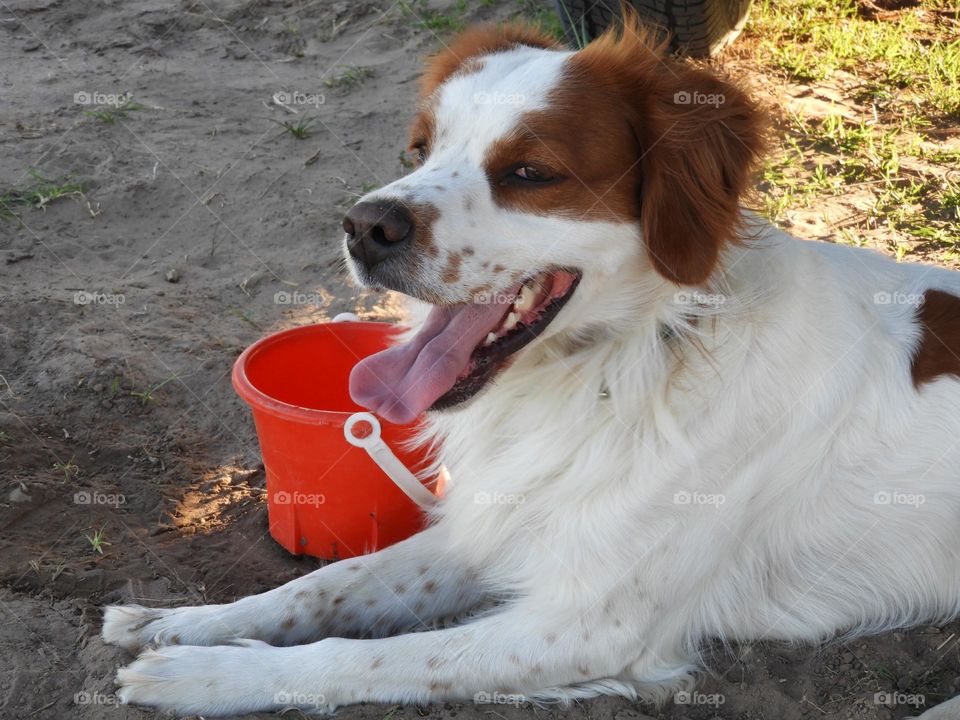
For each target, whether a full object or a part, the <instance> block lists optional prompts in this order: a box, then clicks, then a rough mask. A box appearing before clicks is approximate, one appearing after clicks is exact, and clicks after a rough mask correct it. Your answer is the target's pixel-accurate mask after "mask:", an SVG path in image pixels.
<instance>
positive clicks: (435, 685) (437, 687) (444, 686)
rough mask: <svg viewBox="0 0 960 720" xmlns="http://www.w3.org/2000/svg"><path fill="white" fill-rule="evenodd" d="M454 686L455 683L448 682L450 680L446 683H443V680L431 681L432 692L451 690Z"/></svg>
mask: <svg viewBox="0 0 960 720" xmlns="http://www.w3.org/2000/svg"><path fill="white" fill-rule="evenodd" d="M452 688H453V685H451V684H450V683H448V682H444V683H442V682H432V683H430V692H433V693H435V692H440V691H441V690H443V691H447V690H451V689H452Z"/></svg>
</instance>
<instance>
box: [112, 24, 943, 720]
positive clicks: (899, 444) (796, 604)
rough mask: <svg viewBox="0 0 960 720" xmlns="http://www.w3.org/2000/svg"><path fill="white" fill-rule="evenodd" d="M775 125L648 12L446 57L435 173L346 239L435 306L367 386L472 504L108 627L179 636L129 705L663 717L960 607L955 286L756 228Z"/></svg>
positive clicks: (512, 32)
mask: <svg viewBox="0 0 960 720" xmlns="http://www.w3.org/2000/svg"><path fill="white" fill-rule="evenodd" d="M762 127H763V123H762V121H761V113H760V112H759V111H758V110H757V109H756V107H755V106H754V105H753V104H752V103H751V101H750V100H749V99H748V98H747V96H746V95H745V94H744V93H743V92H742V91H741V90H739V89H737V88H736V87H734V86H732V85H731V84H729V83H727V82H724V81H722V80H720V79H718V78H717V77H715V76H714V75H713V74H711V73H709V72H708V71H705V70H701V69H697V68H693V67H690V66H688V65H685V64H682V63H679V62H676V61H672V60H669V59H667V58H666V57H664V55H663V54H662V52H661V51H660V50H657V49H655V48H652V46H651V44H650V43H649V42H648V40H647V38H646V36H645V35H644V34H643V33H642V32H641V31H640V30H639V28H638V26H637V25H636V23H635V21H633V20H628V21H627V22H626V28H625V29H624V30H623V31H622V32H620V33H609V34H607V35H605V36H604V37H602V38H600V39H598V40H597V41H595V42H594V43H592V44H591V45H589V46H588V47H587V48H585V49H583V50H580V51H578V52H573V51H569V50H565V49H562V48H559V47H556V46H554V44H553V43H552V42H551V41H550V40H548V39H545V38H544V37H543V36H541V35H539V34H537V33H536V32H533V31H531V30H528V29H524V28H520V27H503V28H481V29H477V30H473V31H471V32H467V33H466V34H464V35H462V36H461V37H460V38H459V39H457V40H456V41H455V42H454V43H452V44H451V45H450V47H449V48H448V49H447V50H445V51H444V52H442V53H440V54H439V55H438V56H437V57H435V58H434V59H433V60H432V62H431V63H430V65H429V67H428V69H427V71H426V74H425V76H424V80H423V83H422V95H421V108H420V115H419V117H418V119H417V120H416V122H415V123H414V129H413V147H414V148H416V150H418V151H419V154H420V156H421V157H420V164H419V167H418V169H417V170H416V171H415V172H413V173H411V174H410V175H408V176H406V177H404V178H402V179H400V180H398V181H396V182H394V183H392V184H390V185H388V186H386V187H384V188H382V189H379V190H376V191H374V192H372V193H370V194H369V195H367V196H366V197H365V198H363V200H362V201H361V202H360V203H359V204H358V205H356V206H355V207H354V208H353V209H352V210H350V212H349V213H348V214H347V217H346V219H345V220H344V228H345V230H346V232H347V235H346V241H345V242H346V248H347V252H348V257H349V262H350V266H351V268H352V271H353V272H354V273H355V275H356V277H357V278H358V279H359V280H360V281H362V282H363V283H365V284H368V285H372V286H377V287H385V288H391V289H393V290H397V291H400V292H402V293H405V294H407V295H410V296H412V297H414V298H417V299H419V300H421V301H425V302H426V303H428V304H430V305H431V306H432V307H431V308H428V309H429V314H428V315H427V316H426V318H425V320H424V322H423V324H422V325H421V326H420V329H419V331H418V332H417V333H416V334H414V335H412V336H411V337H410V338H409V340H408V342H406V343H404V344H402V345H398V346H397V347H395V348H392V349H390V350H388V351H386V352H385V353H383V354H381V355H378V356H374V357H373V358H370V359H368V360H367V361H365V362H364V363H362V364H361V365H359V366H358V367H357V368H356V369H355V371H354V373H353V376H352V378H351V392H352V394H353V396H354V398H355V399H356V400H357V401H358V402H360V403H361V404H363V405H365V406H366V407H368V408H370V409H371V410H373V411H374V412H376V413H378V414H380V415H381V416H382V417H384V418H386V419H387V420H391V421H396V422H405V421H408V420H410V419H412V418H414V417H415V416H417V415H419V414H420V413H422V412H424V411H430V412H429V424H430V430H429V435H428V437H426V438H425V440H438V441H440V442H441V443H442V458H441V459H442V461H443V462H444V463H445V464H446V466H447V467H448V468H449V470H450V474H451V476H452V478H453V482H452V483H451V485H450V486H449V487H448V489H447V493H446V496H445V497H444V499H443V501H442V502H441V503H440V504H439V506H438V507H437V509H436V511H435V514H434V517H433V518H432V522H431V524H430V526H429V528H428V529H427V530H425V531H424V532H422V533H420V534H419V535H416V536H415V537H412V538H410V539H409V540H406V541H405V542H402V543H400V544H397V545H395V546H393V547H390V548H388V549H386V550H383V551H381V552H378V553H375V554H373V555H369V556H366V557H361V558H356V559H353V560H347V561H343V562H338V563H335V564H333V565H329V566H327V567H324V568H322V569H320V570H318V571H316V572H313V573H311V574H309V575H307V576H305V577H302V578H300V579H298V580H294V581H293V582H290V583H288V584H287V585H284V586H283V587H280V588H277V589H275V590H272V591H270V592H267V593H264V594H262V595H257V596H254V597H247V598H244V599H242V600H239V601H237V602H234V603H230V604H226V605H211V606H202V607H179V608H172V609H148V608H143V607H139V606H117V607H110V608H108V609H107V611H106V617H105V621H104V627H103V637H104V638H105V639H106V640H107V641H108V642H110V643H115V644H118V645H122V646H123V647H126V648H128V649H130V650H131V651H139V650H140V649H141V648H144V647H145V646H148V645H153V646H158V647H154V648H152V649H146V650H144V651H143V652H142V653H141V654H140V656H139V658H138V659H137V660H136V661H135V662H134V663H133V664H131V665H129V666H128V667H126V668H124V669H122V670H120V672H119V675H118V681H119V684H120V686H121V687H120V690H119V695H120V697H121V698H122V699H123V701H125V702H130V703H138V704H143V705H151V706H154V707H158V708H165V709H169V710H173V711H175V712H178V713H183V714H193V713H195V714H203V715H218V714H219V715H223V714H230V713H237V712H242V711H253V710H265V709H271V708H281V707H285V706H291V705H293V706H298V707H302V708H304V709H332V708H335V707H337V706H342V705H346V704H349V703H356V702H362V701H366V702H391V703H397V702H400V703H414V702H415V703H427V702H432V701H442V700H455V699H466V698H473V697H474V696H475V695H476V694H477V693H486V694H488V695H490V696H493V695H494V694H495V693H508V694H514V695H519V696H523V697H526V698H529V699H531V700H550V699H570V698H582V697H588V696H591V695H597V694H601V693H613V694H620V695H625V696H629V697H640V698H644V699H650V700H653V701H657V700H662V699H664V698H666V697H668V696H669V695H670V693H672V692H674V691H675V690H677V689H678V688H682V687H684V686H687V685H689V683H691V682H692V681H693V679H694V678H695V676H696V671H697V668H698V650H699V649H700V648H701V646H702V645H703V644H704V643H705V642H707V641H710V640H711V639H716V638H720V639H723V640H727V641H738V640H755V639H761V638H782V639H785V640H793V641H810V642H816V641H819V640H823V639H825V638H829V637H831V636H833V635H835V634H837V633H847V634H858V633H875V632H880V631H884V630H888V629H891V628H902V627H907V626H910V625H914V624H917V623H929V622H935V621H940V620H944V619H946V618H951V617H955V616H957V615H958V614H960V469H958V468H960V274H956V273H951V272H948V271H946V270H943V269H938V268H936V267H929V266H922V265H908V264H898V263H896V262H894V261H892V260H889V259H887V258H884V257H881V256H880V255H877V254H874V253H872V252H869V251H865V250H857V249H851V248H847V247H840V246H836V245H828V244H823V243H815V242H805V241H801V240H797V239H794V238H792V237H789V236H787V235H785V234H783V233H782V232H779V231H778V230H776V229H774V228H773V227H771V226H769V225H767V224H765V223H763V222H762V221H760V220H759V219H757V218H756V217H754V216H752V215H749V214H748V213H745V212H744V211H743V210H742V209H741V206H740V200H741V195H742V193H744V191H745V190H747V189H748V187H749V185H750V177H751V176H750V172H751V167H752V166H753V164H754V161H755V160H756V159H757V156H758V154H759V152H760V151H761V145H762V142H761V135H762ZM433 411H436V412H433ZM520 500H522V502H520ZM881 559H882V560H881ZM480 608H483V610H482V611H479V612H478V611H477V610H478V609H480ZM451 616H453V617H459V618H460V619H461V620H460V622H458V623H454V624H452V625H451V624H450V623H443V624H438V623H436V622H435V621H437V620H438V619H440V618H448V617H451ZM428 628H429V629H428ZM417 630H420V631H419V632H415V631H417ZM359 638H366V639H359ZM954 702H956V701H954ZM949 706H950V704H949V703H948V704H947V705H946V706H941V707H943V708H944V710H942V711H941V712H944V713H950V712H951V710H949V709H948V708H949ZM952 707H953V711H952V712H953V714H952V715H948V714H943V715H942V717H956V716H960V709H958V708H957V706H956V704H954V705H953V706H952Z"/></svg>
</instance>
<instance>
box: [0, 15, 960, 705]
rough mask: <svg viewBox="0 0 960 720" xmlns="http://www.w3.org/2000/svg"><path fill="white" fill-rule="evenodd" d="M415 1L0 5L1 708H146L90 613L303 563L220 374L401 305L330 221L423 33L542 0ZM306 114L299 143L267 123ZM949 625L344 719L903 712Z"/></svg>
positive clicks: (169, 600)
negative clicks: (2, 196)
mask: <svg viewBox="0 0 960 720" xmlns="http://www.w3.org/2000/svg"><path fill="white" fill-rule="evenodd" d="M543 5H544V7H547V8H549V4H548V3H543ZM431 7H432V8H433V9H430V8H426V9H425V6H424V7H422V6H421V5H419V4H417V5H414V6H412V8H413V9H412V10H409V11H406V10H404V9H403V8H402V7H399V6H397V5H390V4H389V3H387V2H379V1H378V2H358V3H353V2H319V3H309V2H303V3H301V2H293V1H283V2H275V1H270V0H256V1H251V2H225V1H220V2H190V1H189V0H183V1H182V2H147V1H146V0H132V1H130V2H115V3H106V4H104V3H94V2H92V1H91V0H71V1H70V2H66V1H65V0H40V1H32V2H25V1H23V0H14V1H11V2H8V3H5V4H4V5H3V6H2V7H0V36H2V38H3V42H2V43H0V57H2V63H3V67H4V75H3V78H2V79H0V87H2V89H3V97H4V99H5V100H6V102H4V103H2V105H0V151H2V155H3V158H4V162H3V165H2V168H0V192H3V191H4V190H5V189H7V188H33V189H34V190H35V191H36V193H38V195H26V194H21V195H19V196H17V202H18V204H17V206H16V208H15V209H16V212H17V214H18V215H19V217H20V220H19V221H17V220H12V219H6V220H0V272H2V283H0V613H2V616H3V618H4V621H3V622H2V623H0V657H3V658H4V663H3V666H2V667H0V717H3V718H62V717H71V718H79V719H81V720H93V719H97V718H111V719H115V720H120V719H123V718H137V717H152V716H153V715H152V714H151V713H146V712H142V711H140V710H138V709H134V708H126V707H115V706H114V697H113V695H112V692H113V682H112V677H113V674H114V672H115V670H116V668H117V667H118V666H119V665H121V664H123V663H125V662H127V661H128V660H129V658H128V657H127V656H126V655H125V653H124V652H123V651H121V650H118V649H116V648H112V647H106V646H104V645H103V643H102V642H101V641H100V639H99V637H98V632H99V628H100V618H101V608H102V606H103V605H105V604H108V603H113V602H118V601H134V602H140V603H144V604H158V605H159V604H195V603H205V602H225V601H230V600H232V599H235V598H238V597H241V596H244V595H249V594H251V593H256V592H260V591H263V590H266V589H269V588H271V587H274V586H276V585H278V584H280V583H282V582H285V581H287V580H289V579H291V578H293V577H297V576H299V575H301V574H303V573H305V572H307V571H309V570H312V569H314V568H315V567H317V566H318V562H317V561H315V560H312V559H309V558H304V559H297V558H293V557H291V556H289V555H288V554H287V553H286V552H284V551H283V550H282V549H281V548H279V547H278V546H277V545H276V544H275V543H273V542H272V541H271V540H270V539H269V537H268V535H267V529H266V508H265V504H264V499H263V488H264V476H263V471H262V467H261V465H260V460H259V452H258V449H257V444H256V437H255V435H254V430H253V426H252V423H251V421H250V417H249V414H248V411H247V410H246V408H245V407H244V406H243V404H242V403H241V401H240V400H239V399H238V398H237V397H236V396H235V394H234V392H233V390H232V389H231V387H230V383H229V372H230V368H231V365H232V363H233V361H234V359H235V358H236V357H237V355H238V354H239V352H240V351H241V350H242V349H243V348H244V347H245V346H247V345H248V344H250V343H251V342H253V341H254V340H256V339H257V338H259V337H261V336H262V335H263V334H265V333H267V332H270V331H273V330H278V329H281V328H284V327H289V326H292V325H300V324H306V323H311V322H316V321H319V320H323V319H327V318H329V317H331V316H332V315H334V314H336V313H338V312H342V311H345V310H351V311H356V312H358V313H359V314H361V315H362V316H364V317H374V318H383V319H390V318H395V317H396V316H397V305H396V302H395V299H394V298H390V297H386V298H382V297H379V296H373V295H369V294H367V293H364V292H361V291H358V289H357V288H355V287H353V286H352V285H350V284H349V283H348V282H347V280H346V279H345V277H344V275H343V273H342V272H341V261H340V248H339V240H338V238H339V232H338V227H339V222H340V216H341V214H342V212H343V210H345V209H346V208H347V207H348V206H349V205H350V204H351V202H352V200H353V198H354V197H356V196H357V195H358V194H360V193H362V192H363V191H364V190H366V189H369V188H370V187H372V186H375V185H379V184H384V183H386V182H388V181H389V180H390V179H392V178H394V177H396V176H397V175H399V174H400V173H402V172H403V171H404V163H403V161H402V159H401V157H400V155H399V149H400V148H401V147H403V145H404V140H405V134H406V122H407V118H408V117H409V116H410V115H411V114H412V107H411V105H410V100H411V98H412V97H413V95H414V84H413V81H414V79H415V77H416V75H417V72H418V69H419V63H420V60H421V58H422V57H423V56H424V55H425V54H427V53H429V52H430V51H432V50H433V49H435V48H436V47H437V45H438V42H437V39H436V37H435V35H434V33H433V30H434V29H436V30H437V31H438V32H444V31H446V30H449V29H451V28H452V27H455V26H456V25H457V24H459V23H460V22H462V21H465V20H469V21H473V20H478V19H493V18H504V17H508V16H511V15H513V14H515V13H516V12H518V10H524V11H531V12H535V13H537V14H542V12H543V8H541V7H539V6H538V5H537V4H536V3H530V2H524V3H519V4H517V3H510V2H499V3H491V4H487V3H484V4H482V6H481V7H479V8H478V9H476V10H471V11H469V12H468V13H467V14H466V15H464V13H462V12H460V11H458V14H456V15H450V14H447V15H444V14H443V13H442V12H438V11H437V10H436V8H438V7H440V6H439V5H434V6H431ZM451 7H453V4H452V3H446V4H445V5H443V8H445V9H447V10H449V9H450V8H451ZM428 10H429V12H427V11H428ZM547 12H549V9H548V10H547ZM425 25H429V26H430V27H425ZM799 91H800V90H798V92H799ZM819 92H821V95H822V96H823V97H827V96H826V95H825V93H827V92H828V90H827V89H823V90H822V91H819ZM275 96H278V98H279V100H280V101H281V102H284V103H285V104H286V105H287V106H288V107H289V108H290V109H292V110H296V111H297V112H296V113H293V112H290V110H286V109H283V108H282V107H280V106H279V105H278V104H277V103H276V102H275V101H274V97H275ZM824 102H826V101H824ZM135 106H136V107H135ZM305 117H306V118H312V119H313V122H312V123H311V124H310V125H309V126H308V128H307V132H306V137H305V138H303V139H298V138H297V137H294V135H293V134H292V133H291V132H288V130H287V129H285V128H283V127H282V126H281V125H282V123H285V122H286V123H289V124H291V125H296V124H299V123H300V122H301V121H302V120H303V119H304V118H305ZM31 171H33V172H34V174H35V176H34V177H31V175H30V173H31ZM73 184H79V185H80V186H81V187H82V190H76V189H74V188H73ZM54 188H60V189H61V190H62V191H63V197H60V198H59V199H55V198H54V197H53V196H54V195H55V194H56V193H55V192H54ZM38 197H39V199H37V198H38ZM37 206H40V208H41V209H37ZM798 222H799V221H798ZM832 231H833V230H832V228H830V227H824V228H821V229H815V230H811V231H810V234H812V235H815V236H819V235H821V234H823V235H827V234H829V233H830V232H832ZM882 561H883V559H882V558H878V559H877V562H878V563H882ZM958 633H960V625H957V624H954V625H951V626H948V627H944V628H942V629H929V630H923V629H921V630H917V631H915V632H911V633H904V634H894V635H887V636H883V637H879V638H875V639H868V640H861V641H857V642H855V643H853V644H844V643H840V642H837V643H834V644H831V645H830V646H828V647H826V648H823V649H820V650H815V649H811V648H784V647H781V646H769V645H756V646H753V647H749V648H745V647H742V648H737V649H734V650H733V651H730V652H723V651H720V650H719V649H718V650H717V651H716V652H715V653H713V655H712V656H711V658H710V667H711V668H712V670H713V672H714V675H715V676H714V677H710V678H707V680H706V682H705V683H704V684H703V685H702V686H701V688H699V690H698V692H699V693H700V695H698V696H696V697H694V698H692V699H693V700H694V701H695V703H694V704H674V705H670V706H668V707H666V708H664V709H663V710H662V711H660V712H659V713H658V712H657V711H656V710H655V709H653V708H650V707H643V706H637V705H635V704H633V703H629V702H627V701H624V700H613V699H601V700H596V701H592V702H587V703H583V704H581V705H577V706H575V707H574V708H572V709H571V710H569V711H561V710H557V709H546V710H533V709H530V708H513V707H497V708H495V709H491V708H488V707H482V706H481V707H474V706H473V705H470V704H467V705H462V704H456V705H442V706H436V707H431V708H423V709H421V708H412V707H411V708H399V709H398V708H388V707H383V706H362V707H357V708H349V709H345V710H343V711H342V712H341V713H340V715H339V716H340V717H344V718H373V717H376V718H383V717H387V716H390V717H393V718H398V719H399V718H416V717H423V716H427V715H429V716H433V717H440V718H452V717H455V716H458V715H459V716H461V717H487V716H488V715H489V714H490V713H491V712H493V713H494V714H495V715H498V716H500V717H507V718H525V717H530V716H532V715H550V716H555V715H556V716H559V715H563V716H564V717H574V718H576V717H584V718H615V719H616V720H629V719H630V718H639V717H640V716H641V713H648V714H651V715H654V716H658V717H662V718H676V719H680V718H687V719H688V720H708V719H710V718H715V717H719V718H724V719H726V720H733V719H734V718H736V719H738V720H743V719H748V718H749V719H753V718H778V719H781V718H782V719H783V720H791V719H796V718H805V717H811V718H814V717H816V718H821V717H822V718H828V719H834V718H836V719H839V718H848V717H857V718H865V719H868V720H881V719H887V718H900V717H904V716H907V715H910V714H913V708H912V707H910V706H908V705H904V704H902V703H901V704H900V705H897V706H894V707H891V708H887V707H884V706H882V705H878V704H877V703H876V702H875V697H874V695H875V693H877V692H894V691H896V692H899V693H901V694H902V696H901V697H904V698H906V697H913V696H914V695H916V694H923V695H924V696H925V698H926V702H927V704H928V705H929V704H933V703H935V702H938V701H940V700H942V699H944V698H946V697H948V696H951V695H955V694H957V693H958V692H960V685H958V682H957V680H956V678H957V677H958V676H960V657H958V646H957V634H958ZM721 697H722V699H723V703H722V704H718V703H719V698H721ZM711 698H712V700H711ZM263 717H269V716H266V715H265V716H263Z"/></svg>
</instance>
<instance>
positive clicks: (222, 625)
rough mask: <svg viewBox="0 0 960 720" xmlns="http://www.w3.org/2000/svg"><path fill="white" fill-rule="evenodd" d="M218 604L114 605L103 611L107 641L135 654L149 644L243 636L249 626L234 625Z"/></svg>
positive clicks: (212, 641) (219, 640)
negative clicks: (177, 606)
mask: <svg viewBox="0 0 960 720" xmlns="http://www.w3.org/2000/svg"><path fill="white" fill-rule="evenodd" d="M218 607H219V606H216V605H203V606H197V607H179V608H148V607H143V606H141V605H111V606H110V607H108V608H107V609H106V610H105V611H104V613H103V630H102V631H101V635H102V637H103V640H104V642H106V643H108V644H110V645H119V646H120V647H122V648H124V649H126V650H129V651H130V652H132V653H136V652H138V651H139V650H140V649H141V648H143V647H146V646H147V645H216V644H219V643H225V642H229V641H230V640H232V639H233V638H236V637H242V636H243V635H244V634H245V633H244V632H243V631H244V630H245V629H247V628H243V627H232V626H231V625H230V624H229V623H228V622H226V621H225V620H224V617H223V614H222V613H221V614H220V615H218V614H217V608H218Z"/></svg>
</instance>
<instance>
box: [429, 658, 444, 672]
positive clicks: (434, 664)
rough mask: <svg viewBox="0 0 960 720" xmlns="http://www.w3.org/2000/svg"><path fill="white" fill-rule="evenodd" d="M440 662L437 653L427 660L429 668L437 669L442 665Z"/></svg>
mask: <svg viewBox="0 0 960 720" xmlns="http://www.w3.org/2000/svg"><path fill="white" fill-rule="evenodd" d="M440 662H441V661H440V658H439V657H438V656H437V655H434V656H433V657H432V658H430V659H429V660H427V669H428V670H436V669H437V668H438V667H440Z"/></svg>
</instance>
